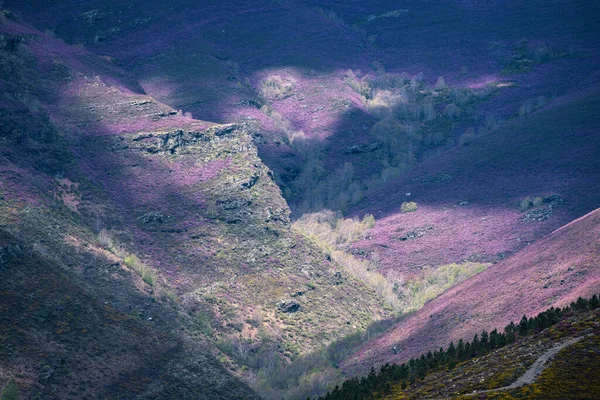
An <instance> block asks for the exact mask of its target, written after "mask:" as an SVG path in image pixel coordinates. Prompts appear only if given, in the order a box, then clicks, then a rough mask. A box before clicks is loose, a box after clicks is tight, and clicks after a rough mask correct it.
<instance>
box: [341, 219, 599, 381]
mask: <svg viewBox="0 0 600 400" xmlns="http://www.w3.org/2000/svg"><path fill="white" fill-rule="evenodd" d="M599 290H600V210H596V211H593V212H591V213H589V214H587V215H585V216H584V217H581V218H579V219H577V220H575V221H573V222H571V223H569V224H567V225H565V226H564V227H562V228H560V229H558V230H556V231H555V232H553V233H552V234H550V235H548V236H547V237H546V238H544V239H542V240H540V241H538V242H536V243H535V244H532V245H529V246H527V247H526V248H524V249H523V250H521V251H520V252H518V253H517V254H515V255H513V256H511V257H509V258H507V259H506V260H504V261H502V262H500V263H498V264H495V265H494V266H492V267H490V268H488V269H487V270H486V271H484V272H482V273H481V274H479V275H477V276H475V277H473V278H471V279H469V280H467V281H465V282H463V283H462V284H460V285H458V286H456V287H454V288H453V289H450V290H448V291H447V292H445V293H444V294H442V295H441V296H439V297H438V298H436V299H435V300H433V301H431V302H429V303H428V304H426V305H425V306H424V307H423V308H422V309H421V310H419V311H418V312H416V313H415V314H414V315H412V316H410V317H409V318H407V319H406V320H405V321H403V322H401V323H400V324H399V325H398V326H396V327H395V328H393V329H391V330H390V331H388V332H386V333H385V334H383V335H382V336H381V337H379V338H377V339H375V340H373V341H372V342H371V343H368V344H367V345H365V346H364V347H363V348H361V349H360V350H359V351H358V352H357V353H356V354H354V355H353V356H351V357H349V358H348V359H346V360H345V361H344V362H343V368H344V369H345V370H346V371H347V372H348V373H350V374H354V373H358V372H365V371H367V370H368V369H369V368H370V367H371V366H372V365H378V364H383V363H386V362H396V363H400V362H403V361H406V360H407V359H409V358H411V357H414V356H418V355H420V354H421V353H424V352H427V351H428V350H434V349H437V348H439V347H440V346H445V345H447V343H449V342H450V341H451V340H453V341H455V342H456V341H457V340H458V339H460V338H465V339H470V338H471V337H472V336H473V335H474V334H475V333H478V332H480V331H481V330H482V329H487V330H491V329H494V328H501V327H503V326H504V325H506V324H507V323H509V322H510V321H513V320H519V319H520V318H521V317H522V315H523V314H527V315H534V314H537V313H538V312H540V311H542V310H544V309H546V308H548V307H551V306H563V305H565V304H568V303H569V302H571V301H573V300H575V299H577V297H578V296H582V297H590V296H591V295H592V294H594V293H597V292H598V291H599ZM394 349H396V350H395V351H394Z"/></svg>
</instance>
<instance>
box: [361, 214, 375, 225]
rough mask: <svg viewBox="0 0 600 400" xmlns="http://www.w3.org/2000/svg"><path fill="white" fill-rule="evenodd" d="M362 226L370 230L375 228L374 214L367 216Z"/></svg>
mask: <svg viewBox="0 0 600 400" xmlns="http://www.w3.org/2000/svg"><path fill="white" fill-rule="evenodd" d="M362 224H363V225H364V226H365V227H366V228H368V229H371V228H374V227H375V217H374V216H373V214H365V216H364V217H363V220H362Z"/></svg>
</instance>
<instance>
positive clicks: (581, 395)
mask: <svg viewBox="0 0 600 400" xmlns="http://www.w3.org/2000/svg"><path fill="white" fill-rule="evenodd" d="M598 306H599V302H598V297H597V295H594V296H593V297H592V298H590V299H589V300H586V299H582V298H579V299H577V302H575V303H571V304H570V305H569V306H567V307H564V308H560V309H555V308H550V309H548V310H546V311H544V312H542V313H540V314H538V315H537V316H532V317H530V318H523V319H521V320H520V322H518V323H516V322H511V323H510V324H509V325H507V326H506V327H504V328H503V329H500V330H493V331H491V332H489V333H488V332H487V331H485V330H484V331H482V332H480V333H479V334H476V335H474V337H473V339H471V340H465V341H463V340H461V341H459V342H457V343H450V344H449V345H448V346H447V347H444V348H441V347H440V349H439V350H437V349H436V350H434V351H433V352H431V351H430V352H427V354H422V355H421V357H418V358H414V359H411V360H410V361H409V362H406V363H403V364H402V365H389V364H386V365H385V366H383V367H382V368H381V369H380V370H379V371H378V372H377V371H375V370H371V372H370V373H369V375H368V376H366V377H363V378H361V379H351V380H348V381H346V382H344V383H343V385H341V386H339V387H337V388H336V389H335V390H333V391H331V392H329V393H328V394H327V395H326V396H324V397H321V399H325V400H337V399H343V400H361V399H389V400H392V399H423V398H427V399H436V398H444V399H446V398H453V399H454V398H459V399H474V398H477V399H514V398H517V399H518V398H527V399H566V398H568V399H591V398H595V397H596V396H595V394H596V393H597V391H598V381H597V379H596V376H597V372H596V369H597V367H598V361H599V359H598V357H597V354H596V353H597V352H598V344H599V342H598V339H599V337H598V333H599V332H598V328H599V321H598V317H599V315H598Z"/></svg>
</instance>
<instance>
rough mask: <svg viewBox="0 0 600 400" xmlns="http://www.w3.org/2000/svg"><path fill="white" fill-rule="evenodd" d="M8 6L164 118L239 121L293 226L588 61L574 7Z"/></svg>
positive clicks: (571, 75)
mask: <svg viewBox="0 0 600 400" xmlns="http://www.w3.org/2000/svg"><path fill="white" fill-rule="evenodd" d="M5 3H6V5H7V6H8V7H12V8H13V9H14V10H15V12H19V13H20V14H22V15H23V17H25V18H27V20H30V21H32V22H33V23H35V24H36V26H37V27H39V28H40V29H41V30H48V31H50V32H53V33H54V34H56V35H57V36H59V37H61V38H64V39H65V40H67V41H68V42H69V43H73V44H80V45H84V46H86V48H89V49H91V51H92V52H94V53H96V54H101V55H103V56H105V57H108V58H109V59H110V60H111V61H112V62H113V63H115V64H117V65H119V66H121V67H122V68H124V69H125V70H126V71H127V72H128V73H129V74H131V75H132V76H133V77H135V79H136V80H137V81H138V82H139V83H140V85H141V87H143V89H144V91H145V92H146V93H148V94H149V95H151V96H153V97H154V98H156V99H157V100H159V101H161V102H163V103H165V104H168V105H169V106H171V107H173V108H175V109H181V110H182V111H184V112H190V113H191V114H192V115H193V116H194V117H195V118H200V119H204V120H209V121H216V122H221V123H233V122H240V121H246V122H249V123H250V124H249V127H250V131H251V134H252V135H253V138H254V141H255V143H256V145H257V147H258V149H259V154H260V157H261V159H262V160H263V162H264V163H265V164H266V165H268V166H269V168H270V169H271V170H272V171H274V173H275V177H276V180H277V183H278V185H279V186H280V187H281V188H282V190H283V192H284V197H285V198H286V200H287V201H288V202H289V204H290V205H291V207H292V210H293V212H294V216H295V217H299V216H301V215H302V213H306V212H315V211H320V210H321V209H322V208H329V209H332V210H337V209H341V210H342V211H343V212H344V213H346V212H347V211H348V209H349V208H350V207H351V206H353V205H356V204H357V203H358V204H362V205H363V206H364V204H365V203H363V202H362V194H363V193H366V192H371V191H372V190H373V188H374V187H381V186H386V185H387V183H388V181H389V179H390V178H394V177H396V176H398V174H400V173H402V172H403V171H405V170H406V169H408V168H410V167H412V166H413V165H414V163H415V162H418V161H421V160H423V159H427V158H429V157H431V156H432V155H435V154H438V153H439V152H443V151H444V150H446V149H448V148H449V147H452V146H453V145H454V144H455V143H457V142H459V141H460V137H461V136H462V135H463V134H464V133H465V132H466V131H467V130H468V129H469V128H471V129H473V131H474V132H475V133H477V134H478V133H479V132H486V131H488V130H490V129H494V128H496V127H497V126H498V125H501V124H503V123H504V122H506V121H507V120H508V119H510V118H513V117H514V116H515V115H518V114H519V110H520V109H521V108H522V107H525V111H527V110H529V109H535V108H537V107H539V106H543V105H544V104H546V103H547V102H548V101H549V100H550V99H552V98H555V97H557V96H561V95H564V94H566V93H574V92H575V93H576V92H578V91H579V89H580V87H581V86H584V85H586V84H589V83H590V82H593V81H594V78H593V76H594V73H596V71H598V68H599V65H600V54H599V53H598V51H597V49H598V48H599V46H598V42H597V35H594V34H593V33H594V32H595V29H596V25H597V24H595V22H596V21H595V19H594V18H595V17H594V16H595V15H597V14H598V10H597V5H596V4H593V3H590V2H585V1H569V2H562V1H561V2H553V3H548V2H545V1H541V0H540V1H537V0H536V1H533V2H528V3H527V5H526V6H525V5H523V4H518V2H512V5H511V6H507V5H505V4H504V3H502V2H486V4H480V3H474V2H468V1H459V0H452V1H446V2H442V3H440V2H434V1H428V2H414V1H403V2H402V3H401V4H399V3H398V2H393V1H389V0H378V1H375V2H369V4H368V5H367V4H363V3H362V2H359V1H350V2H347V1H344V2H340V1H310V0H306V1H295V2H291V1H271V0H261V1H258V2H254V3H252V4H251V5H249V4H247V2H243V1H230V2H226V3H223V2H218V1H203V2H201V3H197V2H191V1H189V0H177V1H175V2H173V4H165V3H162V2H147V1H145V2H141V1H136V2H128V3H127V4H120V5H119V4H115V3H114V2H111V1H108V0H93V1H88V2H85V3H78V2H57V1H43V2H42V1H27V2H21V1H6V2H5ZM508 25H510V26H512V27H513V29H505V27H506V26H508ZM449 35H450V36H449ZM455 47H456V48H460V51H453V49H454V48H455ZM439 77H442V78H445V82H446V85H447V88H446V90H441V91H439V92H436V91H433V90H432V89H433V86H434V85H435V84H436V80H437V79H438V78H439ZM450 104H452V105H454V106H456V107H458V108H459V109H460V115H453V116H452V117H451V118H448V117H446V116H445V115H444V110H445V108H446V107H447V106H449V105H450ZM527 112H528V111H527ZM422 114H426V115H422ZM390 117H393V118H390ZM399 132H402V134H400V135H399V134H398V133H399ZM404 132H406V133H404ZM405 135H406V136H407V137H404V136H405ZM398 136H399V137H398ZM467 136H468V135H467ZM346 163H350V164H352V166H353V169H352V170H349V169H348V168H347V167H345V164H346ZM366 204H368V203H366ZM366 208H368V207H366ZM588 211H589V210H588ZM580 215H581V214H579V215H578V216H580ZM376 217H377V215H376ZM546 233H547V232H546Z"/></svg>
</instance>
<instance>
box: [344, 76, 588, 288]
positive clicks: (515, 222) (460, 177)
mask: <svg viewBox="0 0 600 400" xmlns="http://www.w3.org/2000/svg"><path fill="white" fill-rule="evenodd" d="M579 90H580V91H579V92H576V93H575V94H573V95H569V96H564V97H561V98H559V99H556V100H555V101H554V102H553V103H551V104H550V105H548V106H547V107H546V108H544V109H541V110H539V111H537V112H535V113H533V114H531V115H528V116H526V117H525V118H515V119H514V120H512V121H510V122H508V123H507V124H506V125H504V126H502V127H500V128H498V129H496V130H494V131H492V132H490V133H488V134H486V135H484V136H480V137H477V138H475V139H474V140H473V141H472V142H471V143H470V144H468V145H461V146H456V147H455V148H453V149H450V150H449V151H447V152H445V153H443V154H441V155H440V156H437V157H434V158H431V159H429V160H427V161H425V162H423V163H422V164H420V165H419V166H417V167H416V168H414V169H413V170H412V171H411V172H410V173H408V174H406V175H405V176H403V177H401V178H399V179H396V180H392V181H390V182H388V183H387V184H386V185H385V186H384V187H382V188H380V189H376V190H373V191H371V192H370V193H367V194H366V195H365V200H364V201H363V203H362V205H360V206H358V207H356V208H355V210H354V213H355V214H356V215H362V214H363V213H364V212H366V211H367V210H369V211H372V212H373V213H374V215H375V217H376V218H377V220H378V223H377V226H376V228H375V229H373V230H372V231H371V232H370V238H369V240H365V241H362V242H359V243H356V244H355V248H356V251H361V252H362V254H376V255H378V257H379V259H380V260H381V264H382V267H383V268H384V269H385V271H387V272H388V273H391V272H392V271H394V272H395V273H400V274H402V275H404V276H405V277H410V276H411V275H414V274H418V273H419V272H420V270H421V269H423V268H428V267H436V266H439V265H444V264H448V263H451V262H459V261H462V260H473V261H492V262H495V261H498V260H501V259H502V258H504V257H506V256H507V255H509V254H511V253H513V252H515V251H517V250H518V249H521V248H523V247H524V246H526V245H527V244H528V243H531V242H534V241H535V240H538V239H540V238H541V237H543V236H544V235H546V234H548V233H550V232H551V231H553V230H554V229H557V228H558V227H560V226H561V225H564V224H566V223H567V222H569V221H571V220H573V219H575V218H578V217H580V216H581V215H584V214H585V213H588V212H590V211H591V210H593V209H595V208H597V207H598V206H599V204H598V202H597V199H598V198H599V196H600V192H599V190H600V189H599V188H598V185H595V184H594V183H593V182H597V181H598V179H600V176H599V172H598V171H599V169H598V156H599V155H600V139H599V137H600V136H599V135H598V126H600V120H599V119H598V115H597V113H595V111H594V110H595V109H597V108H598V107H599V106H600V94H599V92H598V90H597V88H596V87H595V86H594V84H590V85H588V86H586V87H582V88H580V89H579ZM536 197H539V199H538V200H536V201H537V203H536V204H533V202H531V203H530V202H529V201H528V199H529V200H534V199H535V198H536ZM402 202H416V203H417V206H418V209H417V210H416V212H411V213H402V210H401V207H400V205H401V203H402ZM525 203H526V204H525ZM420 231H422V234H419V235H417V236H418V237H415V238H412V237H410V238H408V236H407V235H408V234H409V233H410V232H420ZM407 238H408V239H407Z"/></svg>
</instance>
